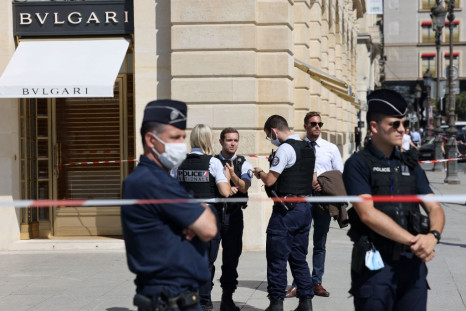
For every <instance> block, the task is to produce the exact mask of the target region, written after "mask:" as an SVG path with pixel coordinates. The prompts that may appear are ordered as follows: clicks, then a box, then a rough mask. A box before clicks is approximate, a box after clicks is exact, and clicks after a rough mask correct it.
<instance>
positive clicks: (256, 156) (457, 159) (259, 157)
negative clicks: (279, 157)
mask: <svg viewBox="0 0 466 311" xmlns="http://www.w3.org/2000/svg"><path fill="white" fill-rule="evenodd" d="M244 157H245V158H253V159H254V158H255V159H268V158H269V157H268V156H258V155H252V154H249V155H244ZM460 160H466V157H460V158H451V159H441V160H424V161H419V164H428V163H440V162H448V161H460ZM138 161H139V160H138V159H128V160H106V161H88V162H70V163H64V164H62V166H85V165H93V164H114V163H124V162H138Z"/></svg>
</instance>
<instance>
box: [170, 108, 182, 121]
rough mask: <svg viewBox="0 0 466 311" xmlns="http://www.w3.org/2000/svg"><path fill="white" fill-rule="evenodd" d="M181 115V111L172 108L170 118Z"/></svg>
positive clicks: (173, 118)
mask: <svg viewBox="0 0 466 311" xmlns="http://www.w3.org/2000/svg"><path fill="white" fill-rule="evenodd" d="M179 115H180V112H179V111H178V110H176V109H174V110H172V112H170V120H172V121H173V120H175V119H176V118H178V116H179Z"/></svg>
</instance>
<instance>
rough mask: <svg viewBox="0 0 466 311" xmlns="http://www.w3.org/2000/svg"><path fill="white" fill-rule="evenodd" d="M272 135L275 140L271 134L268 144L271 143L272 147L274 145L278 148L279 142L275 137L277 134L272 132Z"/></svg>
mask: <svg viewBox="0 0 466 311" xmlns="http://www.w3.org/2000/svg"><path fill="white" fill-rule="evenodd" d="M272 133H273V134H275V138H272V134H270V142H271V143H272V145H275V146H277V147H278V146H280V144H281V143H280V141H279V140H278V136H277V133H276V132H275V131H274V130H272Z"/></svg>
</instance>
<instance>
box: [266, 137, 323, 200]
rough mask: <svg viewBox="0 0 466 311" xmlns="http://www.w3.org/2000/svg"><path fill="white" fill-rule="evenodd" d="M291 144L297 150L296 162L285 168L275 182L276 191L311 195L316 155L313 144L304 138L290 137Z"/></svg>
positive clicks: (288, 141)
mask: <svg viewBox="0 0 466 311" xmlns="http://www.w3.org/2000/svg"><path fill="white" fill-rule="evenodd" d="M283 143H284V144H289V145H290V146H291V147H293V149H294V151H295V152H296V163H295V164H294V165H293V166H292V167H290V168H285V169H284V170H283V172H282V173H281V174H280V176H278V179H277V181H276V183H275V185H274V186H275V187H276V188H275V189H276V192H277V193H278V194H279V195H280V196H281V195H290V194H292V195H311V194H312V177H313V175H314V165H315V162H316V156H315V152H314V149H313V148H312V146H311V145H310V144H309V143H308V142H306V141H302V140H295V139H288V140H286V141H285V142H283Z"/></svg>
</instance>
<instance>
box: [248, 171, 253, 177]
mask: <svg viewBox="0 0 466 311" xmlns="http://www.w3.org/2000/svg"><path fill="white" fill-rule="evenodd" d="M253 174H254V173H253V172H252V170H248V176H249V178H252V176H253Z"/></svg>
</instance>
